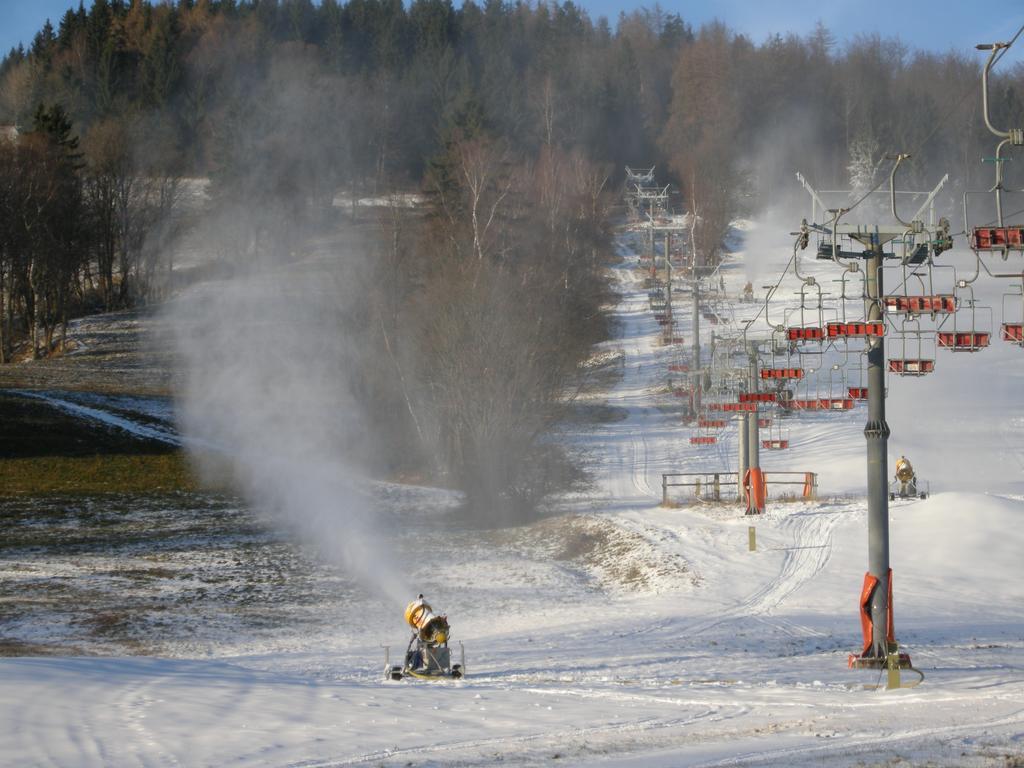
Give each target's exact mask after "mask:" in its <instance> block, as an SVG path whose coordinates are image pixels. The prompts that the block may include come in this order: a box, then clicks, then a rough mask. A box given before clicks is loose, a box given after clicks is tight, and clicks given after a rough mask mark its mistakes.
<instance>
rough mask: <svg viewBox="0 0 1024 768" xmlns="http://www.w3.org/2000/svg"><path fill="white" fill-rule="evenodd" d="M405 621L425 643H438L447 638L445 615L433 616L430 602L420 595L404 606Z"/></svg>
mask: <svg viewBox="0 0 1024 768" xmlns="http://www.w3.org/2000/svg"><path fill="white" fill-rule="evenodd" d="M405 621H406V623H408V625H409V626H410V627H412V628H413V629H414V630H416V633H417V634H418V636H419V639H420V640H422V641H423V642H425V643H430V644H434V645H439V644H441V643H444V642H446V641H447V640H448V619H447V617H445V616H435V615H434V612H433V610H432V609H431V607H430V604H429V603H428V602H427V601H426V600H424V599H423V598H422V597H421V598H419V599H417V600H413V601H412V602H411V603H409V605H407V606H406V608H405Z"/></svg>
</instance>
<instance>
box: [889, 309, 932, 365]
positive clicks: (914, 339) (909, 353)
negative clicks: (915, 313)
mask: <svg viewBox="0 0 1024 768" xmlns="http://www.w3.org/2000/svg"><path fill="white" fill-rule="evenodd" d="M925 336H926V332H925V331H922V330H921V322H920V321H919V320H917V319H913V318H910V317H907V318H904V319H903V323H902V325H901V327H900V330H899V333H898V335H896V336H894V337H893V338H891V339H890V340H889V350H890V351H889V355H888V357H889V373H895V374H896V375H898V376H925V375H927V374H929V373H932V372H934V371H935V351H934V343H932V346H931V348H930V349H928V350H926V349H925ZM927 336H928V338H929V339H930V338H931V333H930V332H927Z"/></svg>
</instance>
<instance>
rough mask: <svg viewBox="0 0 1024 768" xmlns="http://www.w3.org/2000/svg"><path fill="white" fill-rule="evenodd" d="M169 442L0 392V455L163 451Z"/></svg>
mask: <svg viewBox="0 0 1024 768" xmlns="http://www.w3.org/2000/svg"><path fill="white" fill-rule="evenodd" d="M175 450H176V448H175V447H174V446H172V445H168V444H166V443H163V442H160V441H157V440H148V439H145V438H139V437H137V436H135V435H132V434H130V433H128V432H125V431H123V430H120V429H113V428H109V427H106V426H104V425H102V424H97V423H95V422H90V421H88V420H85V419H81V418H78V417H77V416H73V415H71V414H68V413H64V412H63V411H61V410H59V409H57V408H54V407H53V406H51V405H48V404H47V403H44V402H40V401H38V400H34V399H32V398H28V397H19V396H17V395H12V394H10V393H6V392H3V391H0V457H4V458H35V457H43V456H94V455H96V454H115V455H116V454H164V453H171V452H173V451H175Z"/></svg>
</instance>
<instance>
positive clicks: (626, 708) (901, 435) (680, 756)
mask: <svg viewBox="0 0 1024 768" xmlns="http://www.w3.org/2000/svg"><path fill="white" fill-rule="evenodd" d="M748 242H750V240H749V239H748ZM620 245H621V248H622V254H623V257H624V260H623V263H622V264H621V265H620V266H619V267H618V268H617V269H616V275H617V279H618V282H619V286H620V291H621V302H620V304H619V306H618V308H617V309H616V314H617V319H618V329H619V331H618V338H617V339H616V340H615V341H613V342H610V343H609V344H607V349H605V350H601V351H602V352H604V353H608V354H607V356H608V357H609V358H612V359H618V358H619V357H620V356H621V375H620V376H619V377H618V378H617V379H616V383H615V384H614V385H613V387H612V388H611V389H610V391H607V392H603V393H597V394H594V395H592V396H591V397H592V400H593V402H594V403H607V404H608V405H610V406H613V407H614V408H616V409H621V411H617V412H616V413H617V414H618V416H621V418H615V419H608V420H606V421H603V422H601V423H600V424H597V425H586V426H579V425H577V426H576V427H575V428H573V429H572V430H569V431H567V432H566V434H565V439H567V440H569V441H571V442H572V443H573V444H574V445H577V446H579V447H580V448H581V449H583V450H585V452H586V456H587V460H588V462H589V464H590V467H591V469H592V472H593V474H594V478H595V483H594V489H593V491H592V492H591V493H589V494H587V495H586V496H583V497H581V498H576V499H572V500H568V501H567V502H566V506H567V507H568V508H569V511H570V514H567V515H565V516H563V517H559V518H554V519H551V520H547V521H544V522H543V523H540V524H538V525H536V526H532V527H530V528H527V529H524V530H519V531H511V532H506V533H505V534H503V535H504V538H501V537H498V538H491V539H488V540H487V541H486V542H483V541H481V542H480V543H478V544H477V545H473V544H472V543H468V542H465V541H464V539H459V540H458V541H457V542H454V543H453V542H451V541H449V542H448V544H447V545H446V544H445V539H444V536H439V537H438V540H437V541H433V540H429V541H428V540H427V539H424V542H425V543H424V546H423V548H422V551H421V552H420V558H419V560H418V562H417V564H416V572H415V573H412V574H411V576H412V577H413V578H414V579H415V578H417V577H422V579H423V580H424V581H428V582H429V583H430V584H431V585H432V586H433V587H434V590H433V591H432V592H431V594H430V595H429V596H430V597H431V598H435V599H434V600H433V602H434V603H435V605H436V606H438V607H440V608H442V609H443V610H445V611H447V612H448V613H449V616H450V618H451V621H452V625H453V629H454V633H455V639H457V640H462V641H463V642H464V643H465V644H466V653H467V667H468V677H467V679H465V680H463V681H460V682H437V683H410V682H404V681H403V682H399V683H392V682H383V681H382V680H381V679H380V670H381V669H382V667H383V654H382V649H381V648H380V647H379V646H378V642H381V641H392V642H395V643H396V644H397V643H400V642H402V638H403V635H404V630H403V628H402V625H401V617H400V615H399V613H398V610H396V608H395V607H394V606H390V605H381V606H376V607H374V606H371V605H366V604H361V605H360V606H359V610H360V611H365V612H367V615H366V616H352V617H349V618H350V620H349V621H346V622H344V623H343V624H339V627H338V632H337V635H336V636H330V635H326V636H325V635H322V634H321V635H317V636H315V637H295V638H293V640H292V641H291V642H290V643H288V644H287V645H286V646H285V645H284V644H282V646H281V647H279V648H276V649H272V650H270V651H267V650H265V649H262V650H258V651H257V650H255V649H254V650H253V652H251V653H247V654H245V655H234V656H228V655H225V654H220V655H219V657H217V658H174V659H157V658H101V659H98V658H20V659H3V660H0V680H2V683H0V722H2V723H3V725H0V762H3V763H4V764H10V765H62V766H120V765H188V766H192V765H226V764H232V765H240V766H252V765H275V766H285V765H288V766H303V767H304V768H312V767H313V766H325V767H326V766H341V765H389V766H390V765H394V766H399V765H402V766H404V765H432V766H448V765H489V764H495V763H501V764H504V765H549V764H552V761H554V760H557V764H565V765H598V766H727V765H733V766H735V765H745V766H769V765H772V766H774V765H785V766H812V765H830V766H831V765H835V766H862V765H907V764H911V765H938V766H982V765H984V766H1006V765H1019V764H1021V763H1022V762H1024V579H1022V578H1021V577H1022V575H1024V573H1022V571H1024V566H1022V565H1021V563H1022V562H1024V557H1021V554H1020V553H1021V552H1024V532H1022V531H1024V529H1022V525H1021V523H1022V522H1024V497H1021V496H1019V495H1015V491H1014V488H1015V485H1014V484H1015V483H1019V482H1020V480H1021V479H1022V478H1021V471H1020V467H1021V460H1022V456H1024V450H1022V447H1024V438H1021V437H1020V435H1019V434H1018V432H1017V431H1015V426H1017V422H1018V421H1019V419H1020V417H1019V416H1017V415H1016V412H1017V408H1018V406H1017V400H1016V397H1015V395H1014V393H1015V392H1016V391H1017V390H1016V389H1015V386H1014V385H1015V384H1016V383H1017V380H1018V377H1019V376H1020V374H1021V371H1022V370H1024V368H1022V366H1021V363H1020V361H1019V358H1017V357H1014V355H1019V354H1020V350H1019V349H1015V348H1010V349H1006V348H993V349H991V350H988V351H987V352H986V353H985V354H986V355H988V358H987V360H986V362H987V364H988V365H989V366H990V367H989V368H987V369H986V371H987V375H986V376H985V377H977V376H976V374H972V373H971V371H973V370H975V369H974V368H972V367H971V366H972V365H974V364H975V363H977V362H978V360H983V358H980V357H979V358H976V359H975V360H974V363H968V362H963V361H960V360H951V361H949V368H950V375H949V376H947V377H945V379H940V378H939V377H938V376H936V377H935V378H934V379H933V380H932V381H915V382H904V381H891V382H890V403H891V405H890V423H891V424H892V426H893V447H894V450H896V451H899V452H904V453H906V454H907V455H909V456H911V457H912V458H913V459H914V461H915V466H917V467H918V469H919V471H920V472H921V474H922V476H924V477H926V478H928V479H929V480H930V481H931V484H932V490H933V491H934V494H933V496H932V497H931V498H929V499H928V500H926V501H921V502H915V503H902V502H899V503H895V504H894V505H893V507H892V511H891V515H892V561H893V567H894V574H895V599H894V603H895V607H896V629H897V635H898V637H899V639H900V641H901V642H902V643H903V645H904V649H905V650H907V651H909V652H910V654H911V655H912V656H913V658H914V661H915V664H916V666H918V667H920V668H921V669H922V671H923V672H924V673H925V675H926V679H925V682H924V683H923V685H921V686H919V687H917V688H913V689H903V690H898V691H890V692H886V691H882V690H875V689H874V688H873V687H872V686H874V685H875V684H877V683H878V681H879V675H878V673H877V672H876V673H869V672H854V671H850V670H848V669H847V668H846V655H847V654H848V653H849V652H851V651H854V650H856V649H857V646H858V645H859V642H860V627H859V623H858V619H857V612H856V602H857V597H858V593H859V589H860V582H861V579H862V576H863V573H864V570H865V567H866V564H867V535H866V506H865V503H864V501H863V499H862V498H860V494H862V489H863V485H864V472H865V470H864V459H863V449H864V446H863V437H862V435H861V429H862V427H863V419H864V414H863V411H859V410H858V411H854V412H851V413H845V414H827V415H809V416H808V417H807V418H805V419H801V420H800V421H799V423H793V424H792V425H791V439H792V441H793V443H794V448H793V449H792V450H791V451H790V452H789V454H788V455H786V456H784V457H783V456H778V455H769V456H765V457H764V463H765V465H766V466H767V467H768V468H769V470H770V469H772V468H774V469H797V470H809V471H817V472H819V473H820V474H821V478H822V480H821V486H822V487H821V490H822V494H823V499H822V500H821V501H819V502H797V503H790V504H775V505H771V506H770V507H769V511H768V513H767V514H766V515H765V516H764V517H763V518H759V519H757V520H756V523H755V525H756V532H757V541H758V549H757V551H756V552H749V551H748V550H747V536H748V530H747V529H748V525H750V524H751V518H747V517H744V516H743V515H742V511H741V510H740V509H739V508H738V507H729V506H727V507H705V506H699V505H697V506H684V507H681V508H677V509H665V508H661V507H659V506H658V502H659V501H660V495H661V489H660V477H661V472H663V471H669V470H680V471H686V470H702V471H703V470H726V469H729V468H731V467H733V466H734V461H735V459H734V457H733V452H734V450H735V438H734V435H732V434H731V433H730V432H728V431H727V432H726V434H725V439H724V440H723V441H722V442H721V443H720V444H719V445H718V446H714V447H712V448H711V449H700V450H697V449H694V448H692V447H691V446H690V445H689V442H688V437H689V434H690V433H689V431H688V429H686V428H684V427H682V426H680V424H679V423H678V417H677V416H675V415H673V412H672V405H673V403H672V398H671V395H670V394H668V393H667V392H665V391H663V389H664V378H665V364H666V363H667V360H668V356H669V355H671V354H672V352H671V349H670V348H666V347H661V346H660V345H659V344H658V343H657V336H658V332H659V328H658V326H657V324H656V323H655V321H654V319H653V317H652V315H651V314H650V313H649V311H648V309H647V297H646V292H645V291H644V290H643V289H642V287H641V283H640V282H639V278H638V275H637V273H636V272H635V270H634V268H633V267H634V265H635V256H633V255H632V254H631V253H630V248H631V247H632V242H631V241H630V240H629V239H628V237H627V238H624V239H623V240H622V242H621V244H620ZM753 258H754V255H753V254H751V253H747V254H743V253H740V254H738V255H737V256H736V257H735V261H734V262H733V267H732V269H731V270H728V271H727V272H726V278H727V283H728V284H727V288H728V289H729V290H730V291H731V292H733V293H735V292H736V291H737V290H738V288H739V287H740V286H742V284H743V283H744V282H746V280H747V276H748V273H752V272H758V271H759V272H760V273H761V274H762V277H763V276H764V275H767V274H769V273H771V272H772V270H773V269H778V268H781V266H782V265H783V264H784V263H785V261H786V259H787V258H788V252H787V246H786V245H785V243H780V244H778V247H774V246H772V247H768V246H765V247H764V250H763V251H759V252H758V253H757V254H756V258H757V259H759V261H758V262H757V263H756V265H754V264H753V261H752V260H753ZM755 266H756V270H755V269H754V267H755ZM765 279H767V278H765ZM686 323H687V319H686V318H683V323H682V325H681V328H680V330H681V333H682V334H683V335H684V336H687V335H688V332H689V329H688V327H687V324H686ZM989 353H991V354H989ZM972 377H974V378H972ZM982 379H983V380H982ZM965 380H967V381H973V382H974V383H973V386H974V387H975V390H973V391H975V392H977V391H981V392H983V393H984V394H983V395H982V396H981V397H977V396H976V395H972V390H971V389H963V388H962V385H963V383H964V381H965ZM943 381H945V383H942V382H943ZM922 385H923V386H924V389H920V388H917V389H915V387H921V386H922ZM922 392H925V393H926V394H925V395H922V394H921V393H922ZM952 403H960V406H959V407H957V408H954V407H953V406H952V405H951V404H952ZM936 415H938V417H937V418H936ZM983 491H988V492H983ZM438 525H441V523H438ZM392 615H393V616H394V618H393V622H392V626H393V627H394V629H393V632H392V633H391V634H390V635H389V636H388V637H378V636H373V633H369V634H367V633H365V632H363V631H362V630H363V628H364V627H379V626H382V625H384V624H385V623H386V622H387V621H389V620H390V617H391V616H392ZM237 647H238V645H237V644H232V645H231V648H233V649H237ZM233 653H237V650H234V651H233ZM865 686H868V687H867V688H866V687H865Z"/></svg>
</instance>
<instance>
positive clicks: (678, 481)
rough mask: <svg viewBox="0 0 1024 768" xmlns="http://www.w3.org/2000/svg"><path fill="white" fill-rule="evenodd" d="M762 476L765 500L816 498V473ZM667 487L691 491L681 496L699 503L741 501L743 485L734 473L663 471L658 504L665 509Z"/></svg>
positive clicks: (668, 498) (667, 494) (774, 473)
mask: <svg viewBox="0 0 1024 768" xmlns="http://www.w3.org/2000/svg"><path fill="white" fill-rule="evenodd" d="M764 477H765V487H766V490H767V492H768V498H775V499H778V498H780V497H783V496H792V497H794V498H800V499H816V498H818V474H817V473H816V472H765V473H764ZM669 488H690V489H692V490H691V492H690V493H689V494H684V495H685V496H686V497H687V498H692V499H700V500H701V501H723V500H724V501H734V500H739V499H741V498H742V486H741V484H740V476H739V474H738V473H737V472H662V473H661V503H662V504H663V505H665V506H668V505H669V504H670V503H671V502H672V498H671V497H670V491H669ZM773 491H775V493H774V494H773V493H772V492H773Z"/></svg>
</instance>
